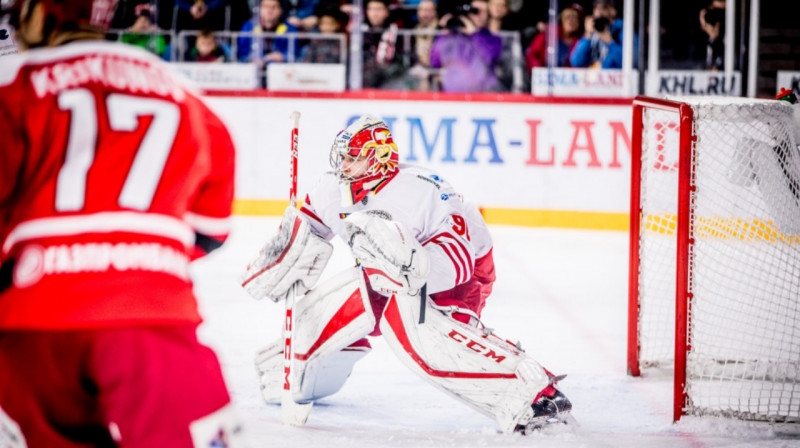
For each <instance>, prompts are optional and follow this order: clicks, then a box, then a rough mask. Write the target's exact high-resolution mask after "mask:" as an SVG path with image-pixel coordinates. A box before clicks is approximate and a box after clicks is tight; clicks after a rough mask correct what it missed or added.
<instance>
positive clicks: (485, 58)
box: [431, 0, 503, 92]
mask: <svg viewBox="0 0 800 448" xmlns="http://www.w3.org/2000/svg"><path fill="white" fill-rule="evenodd" d="M481 6H482V7H481ZM486 6H487V5H486V1H479V0H475V1H473V2H472V3H471V4H470V5H469V6H468V7H466V8H459V9H457V10H454V11H453V12H450V13H447V14H445V15H444V16H442V20H444V21H445V26H446V27H447V30H448V31H447V33H445V34H443V35H439V36H437V37H436V39H435V40H434V41H433V47H432V48H431V67H433V68H441V69H442V74H441V85H442V90H443V91H445V92H491V91H499V90H500V83H499V81H498V79H497V74H496V73H495V68H496V66H497V63H498V61H499V60H500V55H501V52H502V50H503V43H502V40H501V39H500V38H499V37H498V36H495V35H494V34H492V32H491V31H489V29H488V28H486V23H487V21H488V11H487V8H486Z"/></svg>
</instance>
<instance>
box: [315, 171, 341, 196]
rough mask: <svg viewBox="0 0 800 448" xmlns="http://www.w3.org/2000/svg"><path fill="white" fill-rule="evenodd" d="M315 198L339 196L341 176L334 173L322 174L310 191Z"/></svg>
mask: <svg viewBox="0 0 800 448" xmlns="http://www.w3.org/2000/svg"><path fill="white" fill-rule="evenodd" d="M309 194H311V195H313V196H318V197H319V196H326V197H327V196H336V195H338V194H339V176H337V175H336V173H334V172H333V171H326V172H324V173H322V175H321V176H319V178H317V182H316V183H315V184H314V186H313V187H312V188H311V190H310V191H309Z"/></svg>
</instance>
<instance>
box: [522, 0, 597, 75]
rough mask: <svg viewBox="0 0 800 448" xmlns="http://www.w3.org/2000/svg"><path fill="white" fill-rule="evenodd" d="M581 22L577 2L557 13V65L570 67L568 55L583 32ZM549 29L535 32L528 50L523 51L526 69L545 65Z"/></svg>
mask: <svg viewBox="0 0 800 448" xmlns="http://www.w3.org/2000/svg"><path fill="white" fill-rule="evenodd" d="M582 23H583V8H582V7H581V5H579V4H577V3H575V4H572V5H570V6H567V7H566V8H564V9H563V10H562V11H561V14H559V15H558V27H557V28H556V36H558V43H557V47H556V66H557V67H571V65H570V61H569V57H570V54H571V53H572V50H573V49H574V48H575V45H576V44H577V43H578V41H579V40H580V38H581V35H582V34H583V30H582V28H581V25H582ZM549 31H550V30H549V29H547V28H545V30H544V31H542V32H540V33H539V34H537V35H536V37H535V38H533V42H531V46H530V47H528V51H526V52H525V65H526V66H527V67H528V70H530V69H532V68H533V67H545V66H547V47H548V38H549V36H550V32H549Z"/></svg>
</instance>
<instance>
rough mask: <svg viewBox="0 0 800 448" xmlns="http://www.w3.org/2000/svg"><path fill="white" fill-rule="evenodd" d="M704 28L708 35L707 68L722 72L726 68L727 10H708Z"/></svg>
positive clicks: (703, 23)
mask: <svg viewBox="0 0 800 448" xmlns="http://www.w3.org/2000/svg"><path fill="white" fill-rule="evenodd" d="M702 26H703V31H705V33H706V34H707V35H708V43H707V44H706V63H705V68H706V69H707V70H722V69H723V68H725V10H724V9H720V8H709V9H707V11H706V13H705V14H704V20H703V22H702Z"/></svg>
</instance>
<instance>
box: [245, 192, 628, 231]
mask: <svg viewBox="0 0 800 448" xmlns="http://www.w3.org/2000/svg"><path fill="white" fill-rule="evenodd" d="M288 205H289V201H279V200H267V199H236V200H235V201H234V203H233V213H234V214H237V215H252V216H272V215H275V216H280V215H282V214H283V211H284V210H285V209H286V207H287V206H288ZM481 213H483V217H484V219H485V220H486V222H487V223H488V224H505V225H513V226H524V227H557V228H565V229H583V230H620V231H627V230H628V226H629V222H628V221H629V220H628V214H627V213H607V212H579V211H567V210H535V209H517V208H493V207H487V208H482V209H481Z"/></svg>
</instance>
